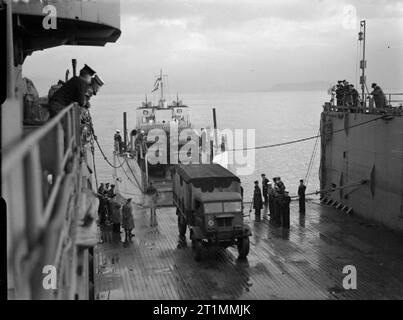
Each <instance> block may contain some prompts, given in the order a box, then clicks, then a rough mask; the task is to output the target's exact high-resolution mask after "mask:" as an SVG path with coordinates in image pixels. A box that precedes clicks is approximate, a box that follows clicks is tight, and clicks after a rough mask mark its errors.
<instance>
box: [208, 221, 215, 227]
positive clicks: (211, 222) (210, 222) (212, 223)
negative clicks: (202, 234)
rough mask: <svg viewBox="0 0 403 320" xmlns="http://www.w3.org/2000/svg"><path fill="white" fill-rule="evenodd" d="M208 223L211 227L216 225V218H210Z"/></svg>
mask: <svg viewBox="0 0 403 320" xmlns="http://www.w3.org/2000/svg"><path fill="white" fill-rule="evenodd" d="M207 224H208V226H209V227H214V220H213V219H208V221H207Z"/></svg>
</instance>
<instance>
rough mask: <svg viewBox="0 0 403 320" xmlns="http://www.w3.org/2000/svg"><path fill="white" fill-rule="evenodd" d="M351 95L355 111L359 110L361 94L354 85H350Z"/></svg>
mask: <svg viewBox="0 0 403 320" xmlns="http://www.w3.org/2000/svg"><path fill="white" fill-rule="evenodd" d="M350 93H351V103H352V106H353V107H354V109H357V108H358V97H359V93H358V91H357V89H356V88H354V85H353V84H350Z"/></svg>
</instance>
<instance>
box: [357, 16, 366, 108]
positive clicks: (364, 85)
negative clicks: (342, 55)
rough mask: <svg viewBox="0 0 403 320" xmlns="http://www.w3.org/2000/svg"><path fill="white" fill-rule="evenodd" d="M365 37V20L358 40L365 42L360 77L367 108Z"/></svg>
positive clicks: (362, 94)
mask: <svg viewBox="0 0 403 320" xmlns="http://www.w3.org/2000/svg"><path fill="white" fill-rule="evenodd" d="M365 37H366V23H365V20H362V21H360V32H359V33H358V40H359V41H360V42H361V41H362V42H363V47H362V60H361V61H360V68H361V77H360V84H361V100H362V106H363V107H364V108H365V105H366V101H365V87H366V79H365V68H366V67H367V61H366V60H365Z"/></svg>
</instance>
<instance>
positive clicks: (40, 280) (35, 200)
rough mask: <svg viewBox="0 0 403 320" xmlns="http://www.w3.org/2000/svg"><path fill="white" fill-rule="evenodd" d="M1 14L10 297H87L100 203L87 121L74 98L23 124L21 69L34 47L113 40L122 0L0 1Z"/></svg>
mask: <svg viewBox="0 0 403 320" xmlns="http://www.w3.org/2000/svg"><path fill="white" fill-rule="evenodd" d="M45 6H47V9H49V10H50V11H51V10H56V12H57V27H56V29H46V28H44V26H43V20H44V17H45V15H46V14H45V13H44V12H48V11H47V10H45V9H46V8H45ZM0 15H1V19H0V21H1V24H2V26H1V28H0V29H1V30H2V32H1V34H2V37H3V38H4V39H2V43H6V51H5V55H2V56H1V57H2V59H3V61H2V62H1V64H2V66H4V68H3V67H2V68H1V72H2V73H4V74H3V75H2V77H3V76H4V77H3V79H6V84H5V86H4V88H5V89H6V90H5V92H4V96H3V95H2V97H1V98H2V99H1V104H2V105H1V108H2V111H1V112H2V123H1V127H2V132H1V134H2V168H1V169H2V197H3V198H4V200H5V202H6V204H7V264H8V265H7V270H8V276H7V282H8V298H9V299H88V298H91V294H90V293H91V291H92V288H91V276H92V269H91V268H90V265H91V259H92V258H91V247H92V246H93V245H94V243H93V239H92V238H91V236H89V235H90V234H91V232H92V231H93V229H94V227H95V231H96V226H94V218H93V215H94V214H96V211H97V207H98V199H97V197H96V194H94V192H93V188H94V181H93V174H92V172H93V167H92V162H91V156H92V155H91V148H90V143H88V142H89V141H88V140H87V135H86V130H87V129H88V128H87V129H85V128H84V126H83V125H82V122H81V118H80V113H81V111H80V108H79V107H78V106H77V105H75V104H72V105H70V106H68V107H66V108H65V109H63V110H62V111H61V112H60V113H59V114H58V115H57V116H55V117H54V118H52V119H50V120H48V121H46V122H44V123H42V124H38V125H27V124H24V120H25V119H24V104H23V97H22V90H21V88H22V69H23V64H24V60H25V58H26V57H27V55H30V54H31V53H33V52H35V51H37V50H43V49H46V48H51V47H55V46H60V45H92V46H104V45H105V44H106V43H108V42H115V41H116V40H117V39H118V38H119V36H120V30H119V29H120V6H119V2H116V1H114V2H106V1H81V0H66V1H53V0H49V1H46V3H44V2H43V1H0ZM3 30H4V32H3ZM2 93H3V92H2ZM86 218H87V219H86ZM95 218H96V217H95ZM91 219H92V220H91ZM95 243H96V242H95ZM47 275H49V279H48V280H49V281H48V282H46V281H45V280H46V279H45V280H44V277H45V276H47ZM52 276H55V277H56V278H54V279H56V280H57V281H56V284H54V283H53V282H52V281H51V278H52ZM45 283H48V284H49V285H51V288H48V287H47V286H46V285H45Z"/></svg>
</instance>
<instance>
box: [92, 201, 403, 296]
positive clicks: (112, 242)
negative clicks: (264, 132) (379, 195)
mask: <svg viewBox="0 0 403 320" xmlns="http://www.w3.org/2000/svg"><path fill="white" fill-rule="evenodd" d="M157 216H158V223H159V225H158V227H156V228H151V227H149V213H148V211H146V210H144V209H140V208H138V209H137V208H136V209H135V225H136V229H135V230H134V233H135V235H136V236H135V237H134V238H133V243H130V244H124V243H122V242H121V239H120V237H119V235H118V236H117V237H116V236H115V237H113V236H112V233H111V230H109V229H108V228H106V230H103V231H100V237H102V238H103V241H104V242H103V243H102V244H99V245H98V246H97V247H96V248H95V250H94V268H95V270H94V276H95V298H96V299H135V300H137V299H139V300H140V299H157V300H165V299H403V250H402V248H403V236H402V235H401V234H396V233H393V232H391V231H389V230H387V229H384V228H382V227H380V226H377V225H372V224H369V223H367V222H364V221H362V220H359V219H358V218H353V217H350V216H347V215H345V214H341V213H338V212H337V211H335V210H334V209H332V208H326V207H322V206H320V205H319V204H315V203H309V204H307V214H306V215H305V216H302V217H300V216H299V213H298V207H297V204H296V203H292V205H291V228H290V230H284V229H282V228H280V227H276V226H273V225H272V224H271V223H270V222H268V221H265V222H261V223H255V222H253V221H251V222H249V223H250V225H251V227H252V232H253V235H252V237H251V249H250V253H249V256H248V261H245V262H240V261H237V259H236V257H237V251H236V249H235V248H228V249H227V250H224V249H221V248H217V249H205V250H204V251H203V260H202V261H201V262H199V263H197V262H195V261H194V260H193V258H192V253H191V247H190V241H189V240H188V248H186V249H177V248H176V245H177V236H178V231H177V220H176V215H175V209H174V208H160V209H159V210H157ZM187 236H188V234H187ZM122 237H123V233H122ZM345 265H353V266H355V267H356V269H357V289H356V290H344V289H343V286H342V281H343V278H344V277H345V275H344V274H343V273H342V270H343V267H344V266H345Z"/></svg>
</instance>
